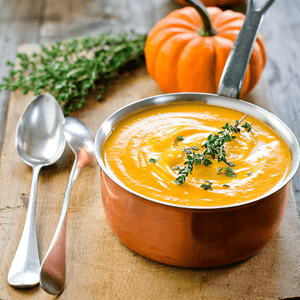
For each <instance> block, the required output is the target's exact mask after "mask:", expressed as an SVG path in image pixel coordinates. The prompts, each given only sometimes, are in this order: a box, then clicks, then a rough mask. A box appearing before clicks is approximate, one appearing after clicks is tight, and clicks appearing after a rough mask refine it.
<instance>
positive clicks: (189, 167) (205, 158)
mask: <svg viewBox="0 0 300 300" xmlns="http://www.w3.org/2000/svg"><path fill="white" fill-rule="evenodd" d="M246 117H247V114H245V115H244V116H243V118H241V119H240V120H236V121H235V124H234V125H229V124H228V123H226V124H225V125H224V126H223V127H222V129H223V130H221V131H219V132H218V133H217V134H210V135H209V136H208V138H207V140H206V141H205V142H204V143H203V144H202V147H204V148H205V150H204V151H203V152H202V153H196V152H195V151H199V148H198V147H197V146H192V147H189V148H185V149H184V150H183V151H184V152H185V154H186V158H185V162H184V165H185V166H184V167H180V166H176V167H174V168H173V170H178V177H177V178H176V179H175V180H174V182H175V183H176V184H178V185H181V184H183V183H184V182H185V181H186V178H187V177H188V175H189V174H191V175H192V172H193V168H194V166H195V165H201V164H202V163H203V164H204V165H205V166H208V165H210V164H212V161H211V158H212V159H217V161H218V162H224V163H226V164H227V165H228V167H227V168H225V169H224V170H223V168H218V171H217V172H218V173H224V174H225V175H227V176H229V177H233V178H234V177H236V173H235V171H234V170H233V169H232V168H231V167H234V164H233V163H230V162H228V161H227V158H226V155H227V153H226V151H225V143H226V142H230V141H232V140H233V139H235V138H236V135H234V134H237V133H239V132H240V130H241V129H240V128H239V125H240V124H241V123H242V122H243V121H244V119H245V118H246ZM251 125H252V124H249V123H248V122H245V124H243V125H241V127H242V128H245V130H247V132H249V131H251ZM222 170H223V171H222ZM208 184H209V186H207V185H208ZM201 187H203V188H204V189H205V190H206V189H208V188H211V189H212V186H211V183H210V182H208V183H206V184H202V185H201Z"/></svg>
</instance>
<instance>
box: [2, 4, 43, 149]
mask: <svg viewBox="0 0 300 300" xmlns="http://www.w3.org/2000/svg"><path fill="white" fill-rule="evenodd" d="M43 2H44V1H43V0H36V1H31V0H20V1H19V0H11V1H5V0H0V57H1V59H0V80H1V81H2V77H8V75H9V70H10V69H11V67H9V66H7V65H6V62H7V61H8V60H9V61H12V62H15V60H16V53H17V50H18V48H19V47H20V45H22V44H24V43H37V42H38V41H39V26H40V20H41V13H42V11H43ZM9 97H10V93H9V92H8V91H2V92H0V153H1V150H2V145H3V139H4V130H5V125H6V116H7V108H8V101H9Z"/></svg>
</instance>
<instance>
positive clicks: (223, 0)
mask: <svg viewBox="0 0 300 300" xmlns="http://www.w3.org/2000/svg"><path fill="white" fill-rule="evenodd" d="M176 1H177V2H178V3H180V4H181V5H188V3H186V2H185V1H184V0H176ZM201 2H202V3H203V4H204V5H206V6H226V5H240V4H242V3H244V2H245V0H201Z"/></svg>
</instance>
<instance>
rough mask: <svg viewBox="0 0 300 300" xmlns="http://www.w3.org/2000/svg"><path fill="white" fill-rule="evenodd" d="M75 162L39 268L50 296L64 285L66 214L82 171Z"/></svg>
mask: <svg viewBox="0 0 300 300" xmlns="http://www.w3.org/2000/svg"><path fill="white" fill-rule="evenodd" d="M77 160H78V159H77V156H76V157H75V162H74V164H73V167H72V170H71V174H70V178H69V181H68V184H67V188H66V192H65V196H64V200H63V204H62V208H61V213H60V216H59V220H58V224H57V228H56V230H55V233H54V237H53V239H52V242H51V244H50V247H49V249H48V251H47V253H46V256H45V258H44V261H43V262H42V265H41V268H40V284H41V286H42V288H43V289H44V290H45V291H46V292H47V293H49V294H52V295H58V294H60V293H61V292H62V291H63V289H64V287H65V283H66V227H67V212H68V205H69V199H70V194H71V190H72V187H73V185H74V183H75V180H76V178H77V176H78V174H79V172H80V171H81V169H82V168H81V167H79V166H77Z"/></svg>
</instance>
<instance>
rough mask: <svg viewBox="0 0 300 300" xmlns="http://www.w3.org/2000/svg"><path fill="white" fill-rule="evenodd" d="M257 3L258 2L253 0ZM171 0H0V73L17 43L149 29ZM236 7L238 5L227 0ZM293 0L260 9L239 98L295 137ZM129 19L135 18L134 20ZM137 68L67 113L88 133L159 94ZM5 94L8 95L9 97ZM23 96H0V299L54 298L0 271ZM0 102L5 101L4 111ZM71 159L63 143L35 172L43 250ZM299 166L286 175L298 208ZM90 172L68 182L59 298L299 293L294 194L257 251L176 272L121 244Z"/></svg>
mask: <svg viewBox="0 0 300 300" xmlns="http://www.w3.org/2000/svg"><path fill="white" fill-rule="evenodd" d="M256 2H259V1H256ZM176 8H180V5H178V4H177V3H176V2H175V1H174V0H149V1H141V0H131V1H127V0H121V1H116V0H99V1H96V0H77V1H71V0H35V1H31V0H0V77H3V76H7V75H8V72H9V67H7V66H6V65H5V63H6V61H7V60H11V61H15V57H16V52H17V50H18V47H19V46H20V45H22V44H24V43H35V44H40V43H46V44H47V43H51V42H54V41H56V40H64V39H69V38H72V37H75V36H84V35H87V34H90V35H91V36H96V35H98V34H99V33H101V32H106V31H112V32H116V33H121V32H128V31H129V30H131V29H134V30H135V31H136V32H138V33H148V32H149V31H150V29H151V28H152V27H153V26H154V24H155V23H156V22H157V21H158V20H160V19H161V18H163V17H164V16H166V15H167V14H168V13H169V12H170V11H172V10H174V9H176ZM234 9H235V10H241V11H244V6H240V7H234ZM299 13H300V3H299V1H298V0H276V1H275V3H274V5H273V6H272V7H271V8H270V10H269V11H268V13H267V14H266V16H265V19H264V22H263V24H262V28H261V31H262V34H263V36H264V39H265V43H266V47H267V54H268V62H267V65H266V67H265V70H264V72H263V76H262V79H261V81H260V82H259V84H258V86H257V87H256V88H255V89H254V91H253V92H251V93H250V94H249V95H247V96H246V100H247V101H250V102H253V103H255V104H257V105H260V106H262V107H264V108H266V109H268V110H271V111H273V112H276V114H277V115H278V116H279V117H280V118H281V119H282V120H283V121H284V122H285V123H287V125H288V126H289V127H290V128H291V129H292V131H293V132H294V133H295V135H296V137H297V139H298V140H300V129H299V126H298V119H299V114H300V112H299V109H300V102H299V101H298V98H299V94H300V82H299V72H300V69H299V66H300V62H299V59H300V54H299V51H298V49H299V43H300V28H299ZM133 16H134V17H133ZM160 93H162V91H161V90H160V89H159V88H158V87H157V85H156V84H155V82H153V81H152V80H151V79H150V78H149V76H148V75H147V72H146V70H145V67H143V66H142V67H141V68H140V69H138V70H137V71H135V72H131V73H127V74H125V75H124V76H123V77H122V78H120V79H119V80H116V81H114V82H112V83H111V85H110V86H109V92H108V94H107V95H106V97H105V99H104V100H103V101H102V102H97V101H96V100H95V95H94V93H91V94H90V95H89V97H88V99H87V105H86V107H84V108H83V109H82V110H80V111H78V112H77V113H74V116H76V117H78V118H80V119H81V120H83V121H84V122H86V123H87V124H88V125H89V126H90V127H91V128H92V130H93V131H94V132H96V131H97V129H98V127H99V125H100V124H101V122H102V121H103V120H104V119H105V118H106V117H108V116H109V115H110V114H111V113H112V112H114V111H115V110H116V109H118V108H120V107H122V106H123V105H125V104H127V103H130V102H132V101H135V100H138V99H141V98H144V97H148V96H151V95H155V94H160ZM9 99H10V100H9ZM31 99H32V95H31V94H30V95H28V96H23V95H22V94H21V93H20V92H15V93H12V95H11V96H10V93H8V92H1V93H0V152H1V149H2V145H3V140H4V133H5V132H4V130H5V129H6V134H5V143H4V146H3V151H2V155H1V161H0V270H1V271H0V299H1V300H12V299H53V297H52V296H50V295H47V294H46V293H45V292H44V291H43V290H42V289H41V288H40V287H39V286H38V287H36V288H33V289H29V290H18V289H13V288H11V287H10V286H9V285H8V283H7V279H6V278H7V274H8V270H9V267H10V264H11V261H12V259H13V255H14V253H15V250H16V248H17V245H18V242H19V239H20V236H21V232H22V229H23V225H24V221H25V215H26V211H27V204H28V197H29V189H30V182H31V174H32V172H31V169H30V168H29V167H27V166H26V165H25V164H24V163H22V162H21V160H20V159H19V158H18V156H17V154H16V151H15V149H14V138H15V137H14V133H15V129H16V128H15V127H16V124H17V121H18V118H19V117H20V115H21V113H22V111H23V109H24V108H25V106H26V104H27V103H28V102H29V101H30V100H31ZM8 105H10V108H9V113H8V117H7V111H8ZM72 163H73V156H72V153H71V152H70V150H69V149H67V150H66V152H65V154H64V156H63V158H62V159H61V160H60V161H59V162H58V163H57V164H55V165H54V166H52V167H48V168H45V169H43V170H42V171H41V175H40V180H39V189H38V207H37V230H38V241H39V251H40V256H41V258H43V257H44V255H45V253H46V250H47V247H48V246H49V244H50V241H51V239H52V236H53V233H54V231H55V227H56V223H57V220H58V217H59V212H60V207H61V201H62V199H63V194H64V191H65V187H66V184H67V180H68V176H69V173H70V169H71V166H72ZM299 176H300V175H299V172H298V174H296V176H295V179H294V180H293V187H294V190H295V196H296V202H297V205H298V210H299V208H300V185H299V184H300V183H299V182H300V180H299V179H300V178H299ZM99 195H100V185H99V169H98V167H95V168H86V169H84V170H83V171H82V173H81V174H80V176H79V178H78V179H77V181H76V185H75V186H74V189H73V192H72V197H71V202H70V209H69V219H68V229H67V230H68V233H67V239H68V240H67V241H68V244H67V249H68V250H67V251H68V252H67V257H68V258H67V259H68V263H67V272H68V273H67V274H68V275H67V276H68V277H67V278H68V279H67V287H66V290H65V291H64V293H63V294H62V295H61V296H60V297H59V298H60V299H126V300H127V299H138V300H143V299H229V298H231V299H283V298H292V297H299V296H300V294H299V293H300V292H299V291H300V268H299V266H300V261H299V259H300V258H299V254H298V253H299V249H300V247H299V246H300V244H299V243H300V241H299V230H300V228H299V220H298V218H297V212H296V206H295V199H294V197H293V194H292V195H291V198H290V200H289V203H288V208H287V212H286V215H285V217H284V221H283V224H282V226H281V228H280V231H279V232H278V234H277V235H276V236H275V237H274V238H273V239H271V241H270V242H269V243H268V245H267V246H266V247H265V248H264V249H263V250H262V251H261V252H260V253H258V255H256V256H254V257H252V258H250V259H249V260H246V261H245V262H242V263H239V264H235V265H233V266H229V267H224V268H217V269H209V270H202V269H193V270H188V269H181V268H174V267H168V266H164V265H160V264H158V263H155V262H153V261H150V260H147V259H145V258H143V257H141V256H139V255H137V254H135V253H133V252H132V251H131V250H129V249H128V248H127V247H125V246H124V245H122V244H121V243H120V242H119V241H118V239H117V238H116V237H115V236H114V235H113V233H112V232H111V230H110V228H109V227H108V224H107V222H106V220H105V214H104V211H103V208H102V203H101V198H100V196H99Z"/></svg>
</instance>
